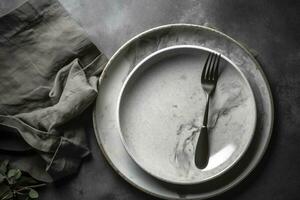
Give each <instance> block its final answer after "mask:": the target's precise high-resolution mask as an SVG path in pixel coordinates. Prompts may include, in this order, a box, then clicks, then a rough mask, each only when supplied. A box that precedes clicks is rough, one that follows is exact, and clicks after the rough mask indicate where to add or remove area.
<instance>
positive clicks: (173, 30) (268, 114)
mask: <svg viewBox="0 0 300 200" xmlns="http://www.w3.org/2000/svg"><path fill="white" fill-rule="evenodd" d="M176 45H196V46H201V47H205V48H208V49H212V50H214V51H217V52H219V53H221V54H222V55H224V56H225V57H227V58H228V59H229V60H230V61H231V62H233V63H234V65H235V66H237V67H238V68H239V70H241V71H242V72H243V74H244V75H245V77H246V78H247V80H248V82H249V83H250V86H251V88H252V90H253V94H254V97H255V102H256V107H257V123H256V131H255V134H254V137H253V139H252V142H251V144H250V146H249V148H248V150H247V151H246V152H245V154H244V155H243V156H242V158H241V159H240V160H239V162H238V163H236V164H235V165H234V166H233V167H232V168H230V169H229V170H227V171H226V172H225V173H223V174H222V175H221V176H219V177H216V178H214V179H212V180H210V181H207V182H204V183H200V184H196V185H180V186H177V185H173V184H168V183H165V182H162V181H159V180H158V179H156V178H154V177H153V176H151V175H149V174H148V173H146V172H145V171H144V170H142V169H141V168H140V167H139V166H138V165H136V163H135V162H134V161H133V160H132V159H131V158H130V156H129V155H128V153H127V152H126V150H125V148H124V146H123V144H122V141H121V137H120V132H119V125H118V119H117V108H118V99H119V96H120V92H121V89H122V86H123V83H124V81H125V80H126V78H127V76H128V75H129V74H130V72H131V71H132V70H133V68H134V66H136V65H137V63H139V62H140V61H142V60H143V59H144V58H146V57H147V56H149V55H150V54H152V53H154V52H156V51H158V50H160V49H164V48H166V47H171V46H176ZM98 88H99V95H98V97H97V100H96V105H95V108H94V117H93V121H94V128H95V134H96V138H97V140H98V143H99V147H100V148H101V150H102V151H103V154H104V155H105V157H106V158H107V160H108V162H109V163H110V164H111V166H112V167H113V168H114V169H115V170H116V172H117V173H118V174H120V175H121V176H122V177H123V178H124V179H125V180H127V181H128V182H129V183H131V184H132V185H133V186H135V187H137V188H139V189H140V190H142V191H144V192H147V193H149V194H151V195H154V196H157V197H160V198H164V199H205V198H208V197H212V196H215V195H218V194H220V193H223V192H225V191H227V190H228V189H230V188H232V187H233V186H235V185H237V184H238V183H240V182H241V180H243V179H244V178H245V177H246V176H247V175H248V174H249V173H250V172H251V171H252V170H253V169H254V168H255V166H256V165H257V164H258V162H259V161H260V160H261V158H262V156H263V154H264V152H265V150H266V148H267V145H268V143H269V140H270V137H271V132H272V126H273V103H272V96H271V92H270V89H269V86H268V83H267V80H266V78H265V76H264V74H263V72H262V70H261V67H260V66H259V64H258V63H257V62H256V61H255V59H254V58H253V57H252V56H251V54H250V53H249V52H248V51H247V50H246V49H245V48H244V47H242V46H241V45H240V44H239V43H238V42H236V41H235V40H233V39H232V38H230V37H228V36H226V35H225V34H223V33H220V32H218V31H216V30H214V29H211V28H207V27H203V26H197V25H189V24H173V25H165V26H161V27H157V28H154V29H151V30H148V31H146V32H144V33H141V34H139V35H138V36H136V37H134V38H133V39H131V40H129V41H128V42H127V43H126V44H124V45H123V46H122V47H121V48H120V49H119V50H118V51H117V52H116V53H115V54H114V56H113V57H112V58H111V59H110V61H109V62H108V64H107V66H106V68H105V70H104V72H103V73H102V75H101V77H100V81H99V87H98Z"/></svg>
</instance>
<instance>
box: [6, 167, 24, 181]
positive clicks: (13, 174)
mask: <svg viewBox="0 0 300 200" xmlns="http://www.w3.org/2000/svg"><path fill="white" fill-rule="evenodd" d="M21 176H22V172H21V170H19V169H10V170H8V173H7V177H8V178H14V179H15V180H17V179H19V178H20V177H21Z"/></svg>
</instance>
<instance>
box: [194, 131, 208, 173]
mask: <svg viewBox="0 0 300 200" xmlns="http://www.w3.org/2000/svg"><path fill="white" fill-rule="evenodd" d="M208 158H209V149H208V131H207V126H202V127H201V130H200V134H199V137H198V142H197V145H196V151H195V165H196V167H198V168H199V169H203V168H205V167H206V166H207V164H208Z"/></svg>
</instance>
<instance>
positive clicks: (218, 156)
mask: <svg viewBox="0 0 300 200" xmlns="http://www.w3.org/2000/svg"><path fill="white" fill-rule="evenodd" d="M210 51H211V50H209V49H205V48H202V47H198V46H190V45H180V46H172V47H168V48H165V49H161V50H159V51H157V52H155V53H153V54H151V55H149V56H147V57H146V58H145V59H144V60H142V61H141V62H140V63H139V64H137V66H136V67H135V69H134V70H132V71H131V73H130V74H129V75H128V76H127V79H126V81H125V82H124V84H123V88H122V89H121V95H120V98H119V104H118V105H119V108H118V109H117V110H118V119H119V123H118V125H119V126H120V133H121V138H122V139H123V143H124V145H125V147H126V150H127V151H128V153H129V155H131V157H132V158H133V160H135V162H136V163H137V164H138V165H139V166H140V167H141V168H143V169H144V170H145V171H147V172H148V173H149V174H151V175H153V176H155V177H156V178H158V179H160V180H163V181H166V182H170V183H175V184H196V183H201V182H204V181H208V180H210V179H212V178H215V177H217V176H219V175H221V174H222V173H224V172H225V171H226V170H227V169H229V168H230V167H232V166H233V164H234V163H236V162H237V161H238V160H239V158H240V157H241V156H242V155H243V153H244V152H245V151H246V149H247V147H248V146H249V144H250V142H251V139H252V136H253V134H254V130H255V122H256V107H255V100H254V96H253V93H252V90H251V88H250V85H249V83H248V81H247V79H246V78H245V77H244V75H243V74H242V73H241V71H240V70H239V69H238V68H237V67H235V66H234V64H233V63H232V62H231V61H230V60H229V59H228V58H226V57H222V59H221V62H220V77H219V81H218V84H217V87H216V90H215V93H214V96H213V98H212V100H211V103H210V112H209V113H210V117H209V119H210V122H209V147H210V155H209V157H210V158H209V162H208V165H207V167H206V168H204V169H201V170H200V169H198V168H197V167H196V166H195V164H194V150H195V146H196V143H197V140H198V134H199V131H200V128H201V126H202V121H203V115H204V107H205V104H206V94H205V93H204V91H203V89H202V86H201V80H200V77H201V72H202V68H203V65H204V62H205V60H206V58H207V56H208V52H210Z"/></svg>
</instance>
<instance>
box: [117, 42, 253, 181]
mask: <svg viewBox="0 0 300 200" xmlns="http://www.w3.org/2000/svg"><path fill="white" fill-rule="evenodd" d="M182 48H184V49H197V50H202V51H205V52H213V53H218V52H217V51H215V50H213V49H210V48H207V47H202V46H197V45H185V44H184V45H174V46H169V47H166V48H162V49H159V50H158V51H155V52H153V53H151V54H150V55H148V56H146V57H145V58H143V59H142V60H141V61H140V62H139V63H137V64H136V66H135V67H134V68H133V69H132V70H131V71H130V73H129V74H128V75H127V77H126V79H125V81H124V83H123V85H122V87H121V90H120V94H119V97H118V103H117V109H116V112H117V114H116V115H117V124H118V129H119V136H120V138H121V141H122V144H123V145H124V147H125V149H126V151H127V153H128V155H129V156H130V158H131V159H132V160H133V161H134V162H135V163H136V164H137V165H138V166H139V167H140V168H141V169H143V170H144V171H145V172H146V173H148V174H149V175H151V176H153V177H155V178H157V179H159V180H161V181H164V182H167V183H171V184H178V185H195V184H200V183H204V182H207V181H210V180H212V179H214V178H217V177H219V176H221V175H222V174H224V173H225V172H226V171H228V170H229V169H231V168H232V167H233V166H234V165H236V164H237V162H238V161H239V160H240V159H241V158H242V156H243V155H244V154H245V153H246V151H247V150H248V148H249V146H250V144H251V142H252V140H253V137H254V134H255V129H256V125H257V124H256V123H257V107H256V100H255V96H254V93H253V89H252V87H251V85H250V83H249V81H248V79H247V78H246V76H245V74H244V73H243V72H242V71H241V70H240V69H239V68H238V67H237V66H236V64H235V63H233V62H232V61H231V60H230V59H229V58H228V57H226V56H225V55H223V54H220V55H221V57H222V58H223V59H224V60H226V61H227V62H228V63H230V65H231V66H232V67H233V68H234V69H235V70H237V71H238V73H239V74H240V76H241V77H242V79H243V80H244V82H245V84H246V86H247V89H249V91H250V96H251V97H250V98H251V102H252V103H253V106H254V111H253V112H254V113H253V114H254V121H253V127H252V128H251V130H250V132H251V133H250V138H249V141H247V144H246V146H245V147H244V149H243V150H242V151H241V153H240V154H239V155H238V156H237V157H236V158H235V159H234V161H233V162H232V163H231V164H230V165H228V166H227V167H225V168H224V169H223V170H222V171H220V172H219V173H216V174H215V175H213V176H210V177H208V178H206V179H203V180H197V181H191V182H186V181H185V182H183V181H172V180H169V179H165V178H163V177H160V176H159V175H156V174H154V173H152V172H151V171H150V170H147V169H146V168H145V167H143V165H142V164H141V163H140V162H139V161H138V159H137V158H136V157H135V156H134V153H133V152H132V151H131V150H130V148H129V146H128V144H127V142H126V140H125V138H124V135H123V134H122V129H121V125H120V106H121V98H122V96H123V93H124V90H125V88H126V85H127V84H128V82H129V81H130V79H131V77H132V76H133V75H134V73H135V72H136V71H137V70H138V69H139V68H140V67H141V66H142V65H143V64H145V62H147V61H149V60H150V59H152V58H154V57H156V56H159V54H162V53H165V52H168V51H173V50H175V51H176V50H178V49H182Z"/></svg>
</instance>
